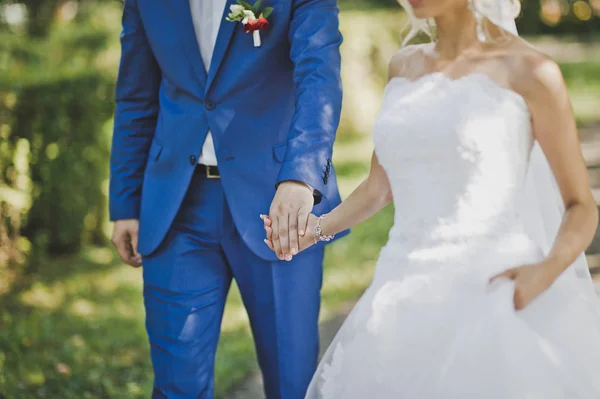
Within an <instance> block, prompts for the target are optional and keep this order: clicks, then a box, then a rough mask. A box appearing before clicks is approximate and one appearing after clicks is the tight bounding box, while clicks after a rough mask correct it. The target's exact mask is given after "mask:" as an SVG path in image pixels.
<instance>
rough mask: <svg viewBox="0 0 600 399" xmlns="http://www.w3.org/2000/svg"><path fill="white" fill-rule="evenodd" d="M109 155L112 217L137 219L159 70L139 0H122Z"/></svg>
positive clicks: (155, 112) (153, 125) (154, 120)
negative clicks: (143, 23) (113, 122)
mask: <svg viewBox="0 0 600 399" xmlns="http://www.w3.org/2000/svg"><path fill="white" fill-rule="evenodd" d="M121 47H122V54H121V62H120V66H119V76H118V79H117V88H116V104H117V105H116V111H115V124H114V133H113V141H112V151H111V160H110V172H111V178H110V201H109V202H110V206H109V208H110V218H111V220H118V219H137V218H139V214H140V198H141V192H142V181H143V177H144V169H145V167H146V162H147V158H148V151H149V149H150V144H151V143H152V138H153V136H154V131H155V129H156V123H157V119H158V92H159V85H160V80H161V73H160V69H159V67H158V64H157V62H156V59H155V58H154V55H153V53H152V50H151V48H150V45H149V43H148V40H147V38H146V33H145V31H144V27H143V26H142V21H141V18H140V15H139V12H138V7H137V0H125V5H124V8H123V30H122V33H121Z"/></svg>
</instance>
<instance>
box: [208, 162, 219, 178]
mask: <svg viewBox="0 0 600 399" xmlns="http://www.w3.org/2000/svg"><path fill="white" fill-rule="evenodd" d="M204 167H205V168H206V178H207V179H219V178H220V177H221V176H219V175H213V174H211V173H210V166H208V165H204Z"/></svg>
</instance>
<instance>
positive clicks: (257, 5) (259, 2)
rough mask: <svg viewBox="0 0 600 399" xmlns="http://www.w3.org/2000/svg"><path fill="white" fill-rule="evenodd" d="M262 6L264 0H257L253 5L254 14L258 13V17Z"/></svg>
mask: <svg viewBox="0 0 600 399" xmlns="http://www.w3.org/2000/svg"><path fill="white" fill-rule="evenodd" d="M260 6H262V0H256V3H254V5H253V6H252V7H253V8H254V14H256V18H258V14H259V13H260Z"/></svg>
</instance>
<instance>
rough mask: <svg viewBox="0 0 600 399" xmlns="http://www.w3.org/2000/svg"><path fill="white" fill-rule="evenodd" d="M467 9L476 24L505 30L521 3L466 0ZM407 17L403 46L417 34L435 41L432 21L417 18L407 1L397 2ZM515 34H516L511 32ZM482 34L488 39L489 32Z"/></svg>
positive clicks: (517, 1) (514, 1)
mask: <svg viewBox="0 0 600 399" xmlns="http://www.w3.org/2000/svg"><path fill="white" fill-rule="evenodd" d="M468 1H469V8H470V9H471V12H472V13H473V16H474V17H475V19H476V20H478V23H481V21H483V20H485V19H487V20H489V21H490V22H492V23H493V24H495V25H497V26H499V27H500V28H502V29H504V30H508V29H506V25H505V22H506V21H514V19H515V18H516V17H517V16H518V15H519V14H520V13H521V3H520V1H519V0H468ZM398 2H399V3H400V5H401V6H402V8H403V9H404V10H405V11H406V15H407V16H408V33H407V34H406V36H405V37H404V40H403V41H402V45H403V46H405V45H406V44H408V42H409V41H411V40H412V39H414V38H415V37H416V36H417V35H418V34H419V33H424V34H426V35H427V36H429V38H430V39H431V40H432V41H434V40H435V22H434V21H433V19H424V18H417V17H416V16H415V14H414V12H413V9H412V6H411V5H410V3H409V2H408V0H398ZM512 33H515V34H516V32H512ZM483 34H484V35H486V36H487V38H490V35H489V32H487V31H486V29H483Z"/></svg>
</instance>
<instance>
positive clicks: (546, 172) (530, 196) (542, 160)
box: [486, 0, 595, 297]
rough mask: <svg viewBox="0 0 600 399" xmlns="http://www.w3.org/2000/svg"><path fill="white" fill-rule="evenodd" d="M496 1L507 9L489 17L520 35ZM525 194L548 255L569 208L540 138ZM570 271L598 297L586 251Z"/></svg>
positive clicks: (533, 230)
mask: <svg viewBox="0 0 600 399" xmlns="http://www.w3.org/2000/svg"><path fill="white" fill-rule="evenodd" d="M494 3H496V4H506V5H507V6H506V8H505V9H502V6H500V12H499V13H497V14H495V15H491V14H489V15H486V17H487V18H488V19H489V20H490V21H491V22H493V23H494V24H496V25H498V26H499V27H501V28H502V29H504V30H506V31H507V32H509V33H512V34H513V35H515V36H518V32H517V26H516V24H515V20H514V13H513V11H512V10H510V9H508V7H510V3H509V2H508V1H502V0H500V1H498V0H496V1H494ZM496 15H497V16H498V17H496ZM524 194H525V195H524V198H523V202H522V204H521V207H520V209H519V213H520V215H521V218H522V219H523V221H524V222H525V226H526V228H527V230H528V233H529V235H530V236H531V237H532V238H533V239H535V240H536V241H537V243H538V245H540V247H541V249H542V251H543V252H544V254H548V253H549V252H550V250H551V249H552V245H553V244H554V241H555V239H556V235H557V233H558V230H559V228H560V225H561V223H562V219H563V216H564V213H565V208H564V203H563V200H562V197H561V195H560V191H559V188H558V184H557V183H556V179H555V178H554V174H553V173H552V170H551V169H550V165H549V164H548V160H547V159H546V156H545V155H544V152H543V151H542V148H541V147H540V145H539V143H538V142H537V141H535V142H534V144H533V148H532V150H531V155H530V159H529V168H528V171H527V177H526V181H525V193H524ZM569 272H574V273H575V274H576V276H577V277H578V279H580V280H581V282H582V284H581V285H582V287H581V288H582V289H583V290H584V291H588V290H589V293H592V294H593V295H594V297H595V288H594V284H593V281H592V276H591V274H590V269H589V266H588V263H587V260H586V258H585V255H584V254H583V253H582V254H581V255H580V256H579V257H578V258H577V260H576V261H575V262H574V263H573V265H572V266H571V267H570V271H569ZM580 294H584V293H583V292H582V293H580Z"/></svg>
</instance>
